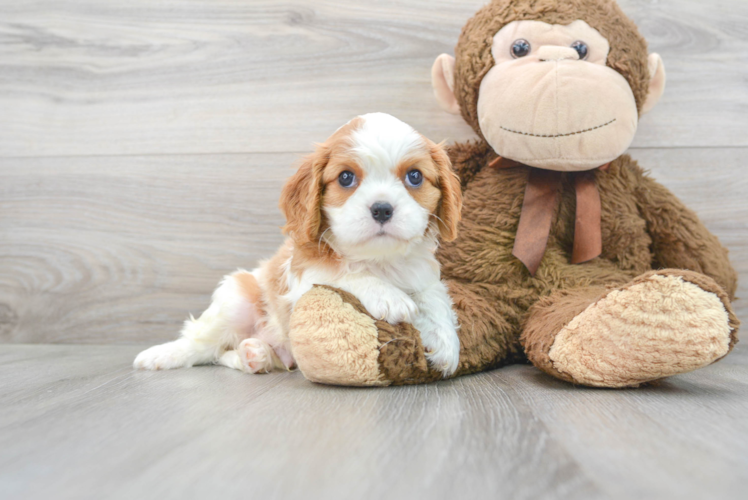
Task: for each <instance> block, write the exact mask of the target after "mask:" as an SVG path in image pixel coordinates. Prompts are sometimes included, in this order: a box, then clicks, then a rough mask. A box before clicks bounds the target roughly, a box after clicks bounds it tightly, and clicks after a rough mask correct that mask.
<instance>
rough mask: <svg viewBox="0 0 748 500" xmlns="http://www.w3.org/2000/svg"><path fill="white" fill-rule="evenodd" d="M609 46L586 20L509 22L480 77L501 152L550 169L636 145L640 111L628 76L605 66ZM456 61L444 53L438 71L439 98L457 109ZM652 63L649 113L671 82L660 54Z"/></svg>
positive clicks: (484, 127) (490, 135)
mask: <svg viewBox="0 0 748 500" xmlns="http://www.w3.org/2000/svg"><path fill="white" fill-rule="evenodd" d="M609 51H610V44H609V43H608V40H606V39H605V37H603V36H602V35H601V34H600V33H599V32H598V31H597V30H596V29H594V28H592V27H590V26H589V25H588V24H587V23H586V22H584V21H581V20H578V21H574V22H573V23H571V24H568V25H552V24H548V23H545V22H540V21H514V22H511V23H509V24H507V25H506V26H504V27H503V28H502V29H501V30H500V31H499V32H498V33H496V35H495V36H494V37H493V44H492V46H491V55H492V56H493V60H494V65H493V66H492V67H491V68H490V69H489V70H488V72H487V73H486V74H485V76H484V77H483V79H482V80H481V83H480V88H479V93H478V100H477V117H478V125H479V127H480V132H481V134H482V135H483V137H484V138H485V139H486V141H487V142H488V143H489V144H490V145H491V147H492V148H493V149H494V150H495V151H496V153H497V154H499V155H500V156H503V157H506V158H509V159H511V160H515V161H519V162H521V163H525V164H527V165H530V166H533V167H538V168H544V169H549V170H561V171H580V170H590V169H593V168H597V167H599V166H601V165H604V164H605V163H608V162H610V161H612V160H614V159H616V158H618V157H619V156H620V155H621V154H622V153H623V152H624V151H625V150H626V149H628V147H629V146H630V145H631V142H632V140H633V138H634V134H635V133H636V129H637V125H638V120H639V110H637V105H636V100H635V98H634V93H633V92H632V90H631V87H630V86H629V83H628V81H627V80H626V79H625V78H624V77H623V76H622V75H621V74H620V73H618V72H617V71H615V70H614V69H612V68H610V67H608V66H607V65H606V62H607V59H608V53H609ZM440 60H441V63H440ZM452 61H453V60H450V58H449V56H440V59H438V60H437V64H435V70H434V73H433V76H434V84H435V90H436V94H437V98H439V100H440V101H443V97H444V96H446V97H447V98H448V99H447V102H446V103H445V102H442V105H443V107H445V108H447V109H448V110H451V111H453V112H454V111H455V109H457V110H459V107H458V106H457V104H456V102H455V101H452V102H450V101H449V98H451V99H454V97H453V96H452V92H451V90H452V88H453V87H454V83H453V81H452V82H450V78H452V77H451V74H452V73H453V66H451V67H450V65H451V64H453V62H452ZM649 66H650V73H651V74H652V75H653V77H655V78H653V79H652V81H653V82H654V83H653V84H652V85H650V96H649V97H648V98H647V101H646V102H645V103H644V105H643V106H642V112H644V111H646V110H648V109H649V108H651V107H652V106H653V105H654V102H656V101H657V99H658V98H659V97H660V95H661V94H662V90H663V87H664V80H665V78H664V70H662V64H661V62H660V58H659V56H657V55H656V54H653V55H652V56H650V60H649ZM439 69H441V72H440V71H439ZM440 73H441V75H442V76H441V78H442V81H441V82H440V81H439V77H440ZM655 80H656V81H655ZM444 82H446V84H447V86H448V87H449V91H450V92H446V89H445V86H444ZM439 83H442V85H441V89H440V87H439ZM440 90H441V93H440ZM440 94H441V95H440ZM450 106H451V109H450Z"/></svg>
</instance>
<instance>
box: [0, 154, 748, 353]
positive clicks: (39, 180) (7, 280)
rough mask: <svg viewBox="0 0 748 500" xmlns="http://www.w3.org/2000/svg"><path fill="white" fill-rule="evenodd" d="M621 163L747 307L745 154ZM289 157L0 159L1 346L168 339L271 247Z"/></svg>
mask: <svg viewBox="0 0 748 500" xmlns="http://www.w3.org/2000/svg"><path fill="white" fill-rule="evenodd" d="M632 154H633V155H634V156H635V157H637V158H639V159H640V163H641V165H642V166H644V167H645V168H649V169H650V170H651V171H652V173H653V175H654V176H655V177H656V178H658V179H660V180H662V181H663V182H664V184H665V185H667V186H669V187H670V188H671V189H673V191H674V192H675V193H676V194H677V195H678V196H680V197H681V198H682V199H683V200H684V201H685V202H686V203H687V204H688V205H689V206H691V207H692V208H693V209H695V210H696V211H697V213H699V214H700V216H701V217H702V218H703V219H704V221H705V223H706V224H707V226H708V227H709V228H710V229H711V230H713V231H714V232H715V233H716V234H717V235H718V236H719V237H720V238H721V239H722V241H723V242H724V243H725V244H726V245H727V246H728V248H730V250H731V258H732V261H733V264H734V265H735V266H736V268H737V269H738V271H739V272H740V275H741V285H740V286H741V288H740V291H739V296H742V297H748V225H747V224H746V221H748V203H746V202H745V196H744V193H745V192H746V191H748V178H747V177H746V176H745V175H744V173H743V171H744V167H743V161H744V160H743V159H744V156H745V149H740V148H735V149H668V150H649V149H645V150H635V151H633V152H632ZM297 159H298V155H294V154H267V155H192V156H190V155H187V156H148V157H136V156H122V157H85V158H81V157H72V158H36V159H2V158H0V178H2V179H3V183H2V184H0V241H1V242H2V243H1V244H0V342H23V343H44V342H54V343H61V342H73V343H109V342H113V343H120V344H127V343H138V342H157V341H165V340H169V339H171V338H174V336H175V335H176V333H177V332H178V330H179V328H180V325H181V322H182V321H183V320H184V319H185V318H186V317H187V314H188V313H192V314H199V313H200V312H201V311H202V310H203V309H204V308H205V307H206V306H207V304H208V300H209V296H210V293H211V292H212V290H213V289H214V288H215V286H216V284H217V283H218V280H219V279H220V278H221V276H223V275H224V274H226V273H228V272H231V271H232V270H233V269H235V268H237V267H246V268H251V267H253V266H254V265H255V264H256V263H257V261H258V260H260V259H262V258H266V257H268V256H270V255H272V253H273V252H274V251H275V249H276V248H277V247H278V245H279V244H280V243H281V242H282V240H283V238H282V236H281V234H280V229H279V228H280V226H281V225H282V224H283V218H282V216H281V215H280V212H279V210H278V209H277V206H276V205H277V200H278V196H279V193H280V188H281V186H282V183H283V181H284V179H285V178H286V177H287V176H288V175H289V174H290V173H291V172H292V171H293V168H292V165H293V164H294V162H295V161H296V160H297ZM103 164H105V165H107V168H102V165H103ZM735 306H736V308H737V310H738V314H739V316H740V317H741V318H742V319H744V320H746V319H748V309H747V307H748V306H746V304H745V301H744V300H743V301H738V302H736V303H735Z"/></svg>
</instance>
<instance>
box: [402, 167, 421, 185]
mask: <svg viewBox="0 0 748 500" xmlns="http://www.w3.org/2000/svg"><path fill="white" fill-rule="evenodd" d="M405 179H406V181H407V183H408V184H409V185H410V186H412V187H418V186H420V185H421V184H423V174H422V173H421V171H420V170H416V169H413V170H411V171H409V172H408V175H406V176H405Z"/></svg>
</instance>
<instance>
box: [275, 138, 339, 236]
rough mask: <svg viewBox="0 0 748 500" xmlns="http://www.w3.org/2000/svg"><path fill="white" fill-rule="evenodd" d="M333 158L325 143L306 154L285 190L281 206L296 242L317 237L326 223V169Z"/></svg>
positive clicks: (287, 228)
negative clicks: (324, 216)
mask: <svg viewBox="0 0 748 500" xmlns="http://www.w3.org/2000/svg"><path fill="white" fill-rule="evenodd" d="M329 160H330V151H329V149H328V148H327V147H326V146H325V145H319V146H317V150H316V151H315V152H314V153H312V154H311V155H309V156H307V157H306V158H304V161H303V162H302V164H301V166H300V167H299V170H298V171H297V172H296V173H295V174H294V175H293V176H292V177H291V178H290V179H288V181H287V182H286V184H285V186H283V191H281V197H280V203H279V206H280V209H281V211H282V212H283V215H285V217H286V225H285V226H283V233H284V234H287V235H289V236H290V237H291V238H293V240H294V241H295V242H296V243H299V244H300V243H307V242H310V241H317V238H319V233H320V227H321V225H322V172H323V171H324V169H325V166H327V162H328V161H329Z"/></svg>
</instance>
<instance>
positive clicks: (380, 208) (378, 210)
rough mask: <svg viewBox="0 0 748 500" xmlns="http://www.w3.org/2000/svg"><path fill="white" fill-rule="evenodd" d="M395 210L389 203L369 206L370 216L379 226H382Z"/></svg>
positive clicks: (377, 203) (379, 202)
mask: <svg viewBox="0 0 748 500" xmlns="http://www.w3.org/2000/svg"><path fill="white" fill-rule="evenodd" d="M394 211H395V209H394V208H392V205H390V204H389V203H384V202H381V201H378V202H376V203H374V204H373V205H372V206H371V216H372V217H374V220H375V221H377V222H379V223H380V224H384V223H385V222H387V221H388V220H390V219H391V218H392V212H394Z"/></svg>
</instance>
